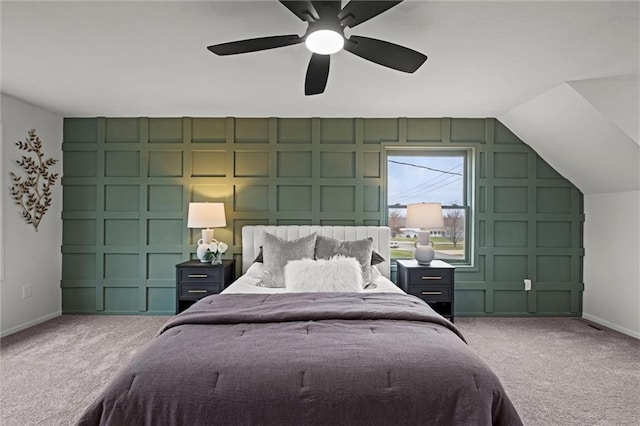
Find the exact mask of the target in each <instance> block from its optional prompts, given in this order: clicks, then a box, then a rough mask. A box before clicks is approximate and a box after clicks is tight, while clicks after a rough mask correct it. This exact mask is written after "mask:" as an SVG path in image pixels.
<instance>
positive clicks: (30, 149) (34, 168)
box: [9, 129, 58, 231]
mask: <svg viewBox="0 0 640 426" xmlns="http://www.w3.org/2000/svg"><path fill="white" fill-rule="evenodd" d="M27 133H28V135H29V137H28V138H27V139H25V140H24V141H18V142H16V146H17V147H18V149H20V150H21V151H24V152H25V154H23V155H22V158H21V159H20V160H16V164H17V165H18V166H20V167H21V168H22V171H23V173H24V176H18V175H16V174H15V173H13V172H10V173H9V175H10V176H11V180H13V185H11V196H12V197H13V199H14V200H15V202H16V204H17V205H18V206H20V209H21V211H20V214H21V216H22V218H23V219H24V220H25V221H26V222H27V223H30V224H31V225H33V227H34V228H35V229H36V231H38V225H40V221H41V220H42V218H43V217H44V214H45V213H46V212H47V210H48V209H49V207H50V206H51V187H53V185H54V184H55V182H56V180H57V179H58V173H51V171H50V168H51V166H53V165H55V164H56V163H57V162H58V160H54V159H53V158H47V159H45V158H44V153H43V152H42V141H41V140H40V138H39V137H38V136H37V135H36V130H35V129H31V130H30V131H29V132H27Z"/></svg>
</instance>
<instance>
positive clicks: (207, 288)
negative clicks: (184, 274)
mask: <svg viewBox="0 0 640 426" xmlns="http://www.w3.org/2000/svg"><path fill="white" fill-rule="evenodd" d="M221 290H222V289H221V288H220V286H218V285H197V284H182V285H181V286H180V298H181V299H183V300H197V299H202V298H203V297H205V296H208V295H210V294H217V293H220V291H221Z"/></svg>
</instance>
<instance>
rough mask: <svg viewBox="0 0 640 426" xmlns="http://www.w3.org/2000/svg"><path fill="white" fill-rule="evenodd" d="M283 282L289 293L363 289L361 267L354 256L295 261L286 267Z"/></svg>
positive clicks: (355, 290)
mask: <svg viewBox="0 0 640 426" xmlns="http://www.w3.org/2000/svg"><path fill="white" fill-rule="evenodd" d="M284 285H285V287H286V288H287V291H290V292H348V293H353V292H360V291H362V288H363V283H362V270H361V269H360V263H359V262H358V261H357V260H356V259H355V258H353V257H344V256H335V257H332V258H331V259H329V260H325V259H319V260H311V259H302V260H292V261H290V262H289V263H287V266H285V267H284Z"/></svg>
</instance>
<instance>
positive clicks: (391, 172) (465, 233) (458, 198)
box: [386, 147, 473, 263]
mask: <svg viewBox="0 0 640 426" xmlns="http://www.w3.org/2000/svg"><path fill="white" fill-rule="evenodd" d="M386 154H387V212H388V217H387V224H388V226H389V227H390V228H391V258H392V259H409V258H413V252H414V248H415V243H416V241H418V231H419V229H411V228H407V227H406V217H407V214H406V212H407V204H412V203H422V202H436V203H440V204H442V216H443V224H444V226H443V227H441V228H437V229H431V230H430V240H431V242H432V243H433V246H434V249H435V252H436V259H442V260H444V261H446V262H451V263H470V262H471V254H470V253H471V247H472V245H473V244H472V241H471V235H472V233H471V232H470V226H471V225H470V224H471V223H472V220H471V219H472V218H471V209H470V204H471V193H472V188H473V184H472V181H471V176H472V173H470V159H471V158H473V156H472V154H471V149H467V148H460V149H447V150H443V149H438V148H422V149H421V148H417V147H413V148H411V149H402V150H401V149H389V150H387V151H386Z"/></svg>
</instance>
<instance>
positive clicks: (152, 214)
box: [61, 117, 584, 316]
mask: <svg viewBox="0 0 640 426" xmlns="http://www.w3.org/2000/svg"><path fill="white" fill-rule="evenodd" d="M394 147H441V148H442V147H445V148H446V147H450V148H455V147H462V148H473V153H474V158H473V166H474V167H473V170H474V173H475V176H474V181H475V185H474V188H473V194H474V197H473V198H474V201H473V211H474V212H473V234H474V237H475V238H474V242H475V244H474V246H473V262H472V265H467V266H459V267H458V268H457V269H456V304H457V305H456V311H457V312H456V314H457V315H461V316H464V315H566V316H579V315H581V312H582V290H583V283H582V259H583V255H584V253H583V252H584V250H583V243H582V233H583V231H582V228H583V222H584V214H583V201H582V194H581V193H580V192H579V191H578V190H577V189H576V188H575V187H574V186H573V185H572V184H571V183H570V182H568V181H567V180H566V179H564V178H563V177H562V176H560V175H559V174H558V173H557V172H556V171H555V170H554V169H553V168H552V167H550V166H549V165H548V164H547V163H546V162H545V161H544V160H542V159H541V158H540V157H539V156H538V155H537V154H536V153H535V152H534V151H533V150H532V149H531V148H530V147H529V146H527V145H526V144H525V143H523V142H522V141H520V140H519V139H518V138H517V137H516V136H515V135H514V134H513V133H511V132H510V131H509V130H508V129H507V128H505V127H504V126H503V125H502V124H501V123H500V122H498V121H497V120H495V119H450V118H370V119H369V118H367V119H363V118H219V117H216V118H104V117H98V118H68V119H65V122H64V143H63V156H64V177H63V180H62V184H63V196H64V199H63V213H62V219H63V246H62V253H63V271H62V275H63V276H62V283H61V285H62V294H63V306H62V309H63V312H64V313H113V314H120V313H127V314H135V313H139V314H170V313H173V309H174V306H175V300H174V299H175V276H174V265H175V264H177V263H179V262H181V261H183V260H186V259H188V258H191V257H194V252H195V244H196V241H197V240H198V238H199V237H200V231H199V230H197V229H196V230H191V229H188V228H187V227H186V218H187V206H188V203H189V202H190V201H217V202H224V203H225V209H226V214H227V227H226V228H224V229H216V231H215V235H216V238H218V239H219V240H222V241H225V242H227V243H229V245H230V249H229V252H228V253H227V255H226V256H227V257H230V256H233V257H235V258H236V259H237V260H238V263H237V271H236V274H239V273H240V263H241V262H240V260H241V259H240V256H241V251H242V247H241V246H240V244H241V229H242V227H243V226H244V225H255V224H274V225H286V224H293V225H301V224H322V225H383V224H386V205H385V204H386V198H385V197H386V194H385V181H386V176H385V173H386V167H385V162H386V156H385V154H386V150H388V149H393V148H394ZM525 278H529V279H531V280H532V281H533V289H532V291H529V292H525V291H524V284H523V280H524V279H525Z"/></svg>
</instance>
